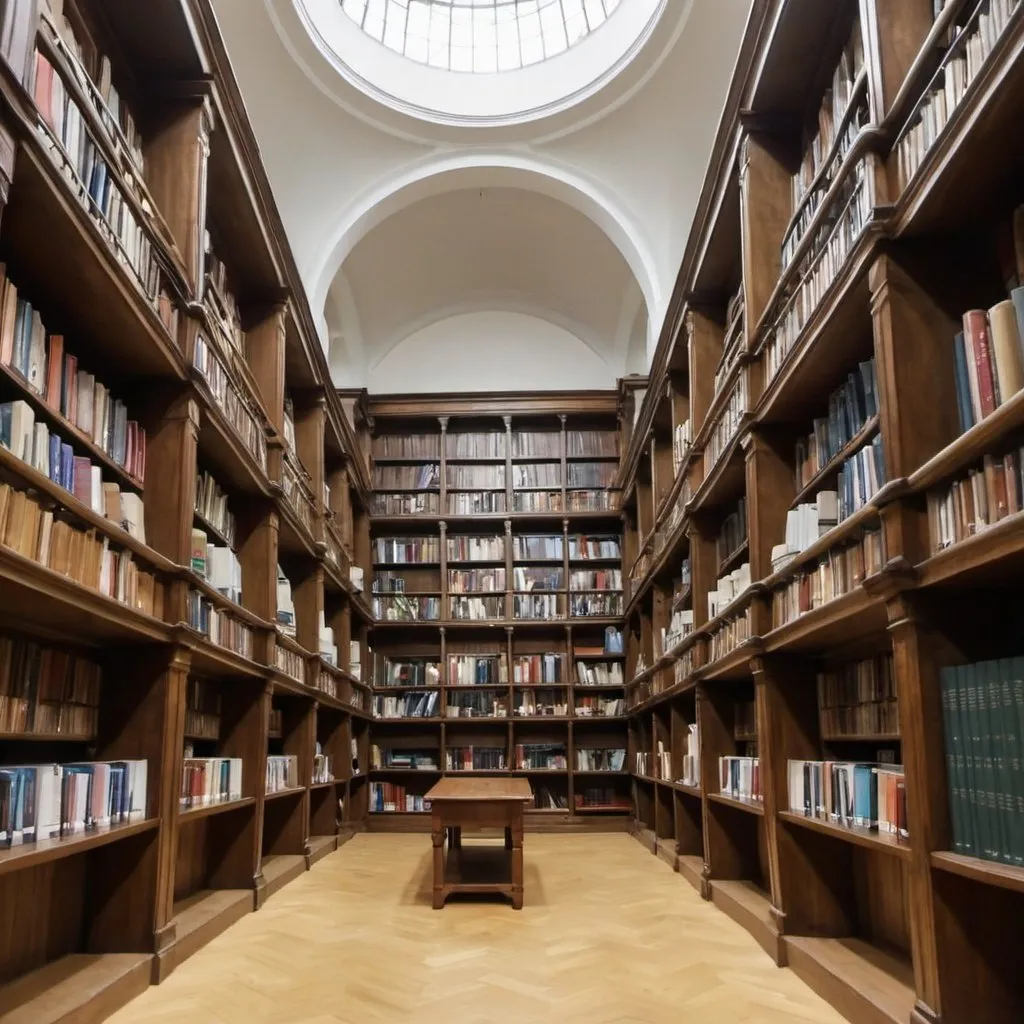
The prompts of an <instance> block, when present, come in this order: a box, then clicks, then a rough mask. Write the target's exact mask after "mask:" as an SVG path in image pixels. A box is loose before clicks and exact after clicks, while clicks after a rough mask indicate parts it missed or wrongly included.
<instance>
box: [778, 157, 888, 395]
mask: <svg viewBox="0 0 1024 1024" xmlns="http://www.w3.org/2000/svg"><path fill="white" fill-rule="evenodd" d="M868 160H870V157H868V158H865V159H863V160H860V161H858V163H857V164H856V166H855V167H854V168H853V169H852V171H851V173H850V176H849V178H848V179H847V182H846V184H845V187H844V189H842V190H840V192H839V194H837V196H836V199H835V201H834V207H833V211H834V212H833V214H832V215H830V216H827V217H825V218H824V219H823V220H822V225H821V227H820V228H819V230H818V234H817V236H816V237H815V239H814V243H813V245H812V246H811V248H810V249H809V250H808V253H807V255H806V256H805V257H804V258H803V260H802V261H801V263H800V266H799V268H798V270H797V283H796V284H795V285H794V286H793V287H792V288H791V289H790V290H789V291H788V293H787V295H786V298H785V299H784V304H783V306H782V307H781V309H780V310H779V314H778V316H777V318H776V320H775V323H774V326H773V327H772V330H771V333H770V335H769V338H768V342H767V344H766V347H765V348H766V358H765V386H767V385H769V384H770V383H771V382H772V381H773V380H774V379H775V376H776V375H777V374H778V372H779V370H780V369H781V368H782V365H783V363H784V362H785V361H786V357H787V356H788V355H789V353H790V352H791V351H792V350H793V348H794V347H795V346H796V343H797V341H798V339H799V338H800V336H801V334H802V333H803V329H804V327H805V325H806V324H807V323H808V321H809V320H810V319H811V317H812V316H813V315H814V312H815V311H816V310H817V308H818V305H819V303H820V302H821V300H822V299H823V298H824V296H825V294H826V293H827V292H828V290H829V289H830V288H831V287H832V283H833V282H834V281H835V280H836V278H837V277H838V276H839V273H840V271H841V270H842V269H843V267H844V266H845V265H846V258H847V256H848V255H849V254H850V252H851V250H852V249H853V246H854V244H855V243H856V242H857V240H858V239H859V238H860V235H861V232H862V231H863V230H864V228H865V227H866V225H867V223H868V221H869V220H870V218H871V213H872V210H873V209H874V205H875V200H874V180H873V177H872V174H871V173H870V170H869V164H868Z"/></svg>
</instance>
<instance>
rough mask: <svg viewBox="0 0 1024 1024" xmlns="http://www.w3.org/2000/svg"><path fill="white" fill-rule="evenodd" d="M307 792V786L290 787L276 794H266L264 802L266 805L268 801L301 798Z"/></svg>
mask: <svg viewBox="0 0 1024 1024" xmlns="http://www.w3.org/2000/svg"><path fill="white" fill-rule="evenodd" d="M305 792H306V787H305V786H289V787H288V788H287V789H279V790H277V792H275V793H266V794H265V795H264V797H263V800H264V803H265V802H266V801H268V800H285V799H289V798H291V797H295V796H301V795H302V794H304V793H305Z"/></svg>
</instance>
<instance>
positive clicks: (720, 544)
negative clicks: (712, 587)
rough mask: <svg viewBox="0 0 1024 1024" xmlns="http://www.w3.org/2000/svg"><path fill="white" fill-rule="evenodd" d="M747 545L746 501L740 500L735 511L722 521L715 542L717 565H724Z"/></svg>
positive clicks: (744, 499)
mask: <svg viewBox="0 0 1024 1024" xmlns="http://www.w3.org/2000/svg"><path fill="white" fill-rule="evenodd" d="M746 543H747V499H746V498H740V500H739V501H738V502H737V503H736V509H735V511H733V512H730V513H729V515H727V516H726V517H725V519H723V520H722V525H721V527H720V528H719V530H718V538H717V540H716V542H715V551H716V557H717V558H718V564H719V565H724V563H725V562H726V561H727V560H728V559H729V558H731V557H732V556H733V555H734V554H736V552H737V551H738V550H739V549H740V548H741V547H742V546H743V545H744V544H746Z"/></svg>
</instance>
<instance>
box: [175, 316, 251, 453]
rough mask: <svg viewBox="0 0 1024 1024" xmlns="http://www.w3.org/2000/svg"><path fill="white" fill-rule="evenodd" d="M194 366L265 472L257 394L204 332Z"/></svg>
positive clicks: (194, 355) (197, 340) (198, 341)
mask: <svg viewBox="0 0 1024 1024" xmlns="http://www.w3.org/2000/svg"><path fill="white" fill-rule="evenodd" d="M192 366H193V368H194V369H195V370H196V372H197V373H198V374H199V376H200V377H201V378H202V381H203V382H204V383H205V385H206V388H207V390H208V391H209V393H210V397H211V398H212V399H213V402H214V404H215V405H216V406H217V408H218V409H219V410H220V411H221V413H222V414H223V416H224V418H225V419H226V420H227V421H228V424H229V425H230V427H231V429H232V430H234V432H235V434H236V435H237V437H238V439H239V440H240V441H241V442H242V444H243V445H244V446H245V449H246V451H247V452H248V453H249V455H250V456H252V458H253V459H254V460H255V462H256V465H257V466H259V468H260V469H261V470H262V471H263V472H264V473H266V471H267V434H266V428H265V425H264V423H263V419H262V414H261V413H260V411H259V409H260V406H259V402H258V401H257V399H256V398H255V396H254V395H252V394H250V393H249V390H248V388H247V387H244V386H243V385H241V384H240V383H239V382H238V381H236V380H235V379H233V377H232V375H231V374H230V373H229V372H228V369H227V367H226V365H225V363H224V361H223V359H222V358H221V356H220V355H219V354H218V352H217V349H216V347H215V346H214V345H211V344H210V343H209V342H208V341H207V339H206V338H205V337H204V336H203V335H202V334H197V335H196V339H195V347H194V350H193V352H192Z"/></svg>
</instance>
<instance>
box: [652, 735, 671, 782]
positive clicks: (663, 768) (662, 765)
mask: <svg viewBox="0 0 1024 1024" xmlns="http://www.w3.org/2000/svg"><path fill="white" fill-rule="evenodd" d="M656 746H657V749H656V750H655V751H654V777H655V778H656V779H664V780H665V781H666V782H671V781H672V774H673V773H672V751H671V750H666V749H665V744H664V742H663V741H662V740H658V742H657V744H656Z"/></svg>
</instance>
